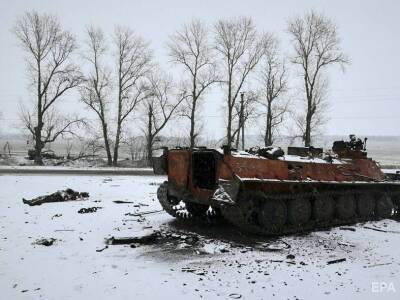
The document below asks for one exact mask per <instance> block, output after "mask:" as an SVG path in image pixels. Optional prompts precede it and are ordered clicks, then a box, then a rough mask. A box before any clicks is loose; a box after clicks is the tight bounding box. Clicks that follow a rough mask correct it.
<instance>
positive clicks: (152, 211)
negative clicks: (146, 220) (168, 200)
mask: <svg viewBox="0 0 400 300" xmlns="http://www.w3.org/2000/svg"><path fill="white" fill-rule="evenodd" d="M162 211H163V210H162V209H160V210H151V211H144V212H140V213H126V214H125V216H130V217H141V216H143V215H150V214H156V213H159V212H162Z"/></svg>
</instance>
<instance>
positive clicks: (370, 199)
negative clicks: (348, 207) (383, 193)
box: [356, 194, 375, 219]
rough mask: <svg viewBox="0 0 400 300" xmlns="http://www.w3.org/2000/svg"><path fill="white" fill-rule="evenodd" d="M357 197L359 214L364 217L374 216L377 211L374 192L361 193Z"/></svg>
mask: <svg viewBox="0 0 400 300" xmlns="http://www.w3.org/2000/svg"><path fill="white" fill-rule="evenodd" d="M356 199H357V200H356V201H357V215H358V216H359V217H361V218H363V219H367V218H369V217H372V216H373V215H374V211H375V197H374V196H373V195H372V194H360V195H357V197H356Z"/></svg>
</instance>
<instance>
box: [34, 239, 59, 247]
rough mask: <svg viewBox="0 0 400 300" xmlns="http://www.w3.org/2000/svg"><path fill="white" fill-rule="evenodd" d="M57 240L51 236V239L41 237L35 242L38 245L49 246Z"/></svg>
mask: <svg viewBox="0 0 400 300" xmlns="http://www.w3.org/2000/svg"><path fill="white" fill-rule="evenodd" d="M55 241H56V239H53V238H49V239H40V240H36V241H35V242H34V244H36V245H43V246H46V247H49V246H51V245H53V244H54V242H55Z"/></svg>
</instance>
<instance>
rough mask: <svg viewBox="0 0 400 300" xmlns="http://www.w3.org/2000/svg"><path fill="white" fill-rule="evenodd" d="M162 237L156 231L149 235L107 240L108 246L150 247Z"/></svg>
mask: <svg viewBox="0 0 400 300" xmlns="http://www.w3.org/2000/svg"><path fill="white" fill-rule="evenodd" d="M159 236H160V233H159V232H158V231H154V232H152V233H150V234H148V235H142V236H134V237H114V236H113V237H111V238H109V239H107V240H106V243H107V244H108V245H126V244H135V243H136V244H142V245H149V244H152V243H154V242H155V241H156V239H157V238H158V237H159Z"/></svg>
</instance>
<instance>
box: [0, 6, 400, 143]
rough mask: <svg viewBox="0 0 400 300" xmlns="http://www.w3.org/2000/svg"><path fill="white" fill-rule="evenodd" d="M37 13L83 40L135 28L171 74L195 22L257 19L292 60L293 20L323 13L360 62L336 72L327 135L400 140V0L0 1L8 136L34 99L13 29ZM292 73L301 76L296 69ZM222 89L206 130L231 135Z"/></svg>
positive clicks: (72, 102)
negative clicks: (172, 54) (174, 44)
mask: <svg viewBox="0 0 400 300" xmlns="http://www.w3.org/2000/svg"><path fill="white" fill-rule="evenodd" d="M30 9H35V10H37V11H39V12H47V13H52V14H56V15H57V16H58V17H59V18H60V21H61V23H62V24H63V26H64V27H65V28H66V29H68V30H70V31H71V32H73V33H74V34H76V35H77V38H78V41H79V42H80V43H81V42H82V40H83V34H84V30H85V26H86V25H88V24H94V25H98V26H100V27H101V28H102V29H104V30H105V31H106V32H107V33H109V34H110V33H111V32H112V31H113V27H114V25H116V24H121V25H127V26H129V27H131V28H132V29H134V30H135V31H136V32H138V33H140V34H142V35H143V36H144V37H145V38H146V39H148V40H149V41H150V42H151V47H152V48H153V49H154V51H155V56H156V58H157V60H158V61H160V63H161V65H162V67H164V68H165V69H169V68H170V66H169V65H168V64H167V57H166V50H165V42H166V40H167V38H168V35H170V34H171V33H173V32H174V31H175V30H176V29H178V28H179V27H180V26H181V25H182V24H183V23H185V22H188V21H190V19H191V18H193V17H197V18H200V19H202V20H204V21H205V22H207V23H208V24H210V25H212V23H213V22H215V21H216V20H218V19H220V18H228V17H232V16H251V17H252V18H253V19H254V20H255V23H256V25H257V27H258V29H259V30H260V31H272V32H275V33H276V34H277V35H278V36H279V38H280V39H281V41H282V51H283V52H284V53H285V54H288V55H290V53H291V50H292V49H291V45H290V42H289V36H288V34H287V32H286V28H287V20H288V19H289V18H290V17H291V16H293V15H296V14H303V13H304V12H306V11H307V10H309V9H315V10H317V11H321V12H323V13H324V14H325V15H326V16H328V17H330V18H332V19H333V20H334V21H335V22H336V24H337V25H338V28H339V34H340V36H341V39H342V48H343V50H344V52H345V53H346V54H348V56H349V57H350V58H351V61H352V63H351V65H350V66H348V67H347V69H346V71H345V73H342V72H341V70H340V68H335V67H334V68H333V69H332V71H331V72H330V89H329V90H330V91H329V94H328V99H329V102H330V103H331V109H330V111H329V113H328V117H329V118H330V120H329V122H328V123H327V125H326V131H325V132H326V133H327V134H348V133H356V134H363V135H400V126H398V124H399V121H400V80H399V75H398V72H399V70H400V55H399V54H400V40H399V39H400V1H396V0H393V1H389V0H381V1H378V0H375V1H365V0H364V1H350V0H344V1H339V0H336V1H321V0H318V1H298V0H297V1H289V0H287V1H284V0H280V1H266V0H262V1H250V0H249V1H243V0H241V1H234V0H228V1H218V0H213V1H208V0H202V1H190V0H186V1H180V0H168V1H161V0H159V1H151V0H147V1H138V0H130V1H116V0H115V1H110V0H106V1H99V0H98V1H82V0H81V1H75V0H67V1H66V0H63V1H58V0H51V1H44V0H43V1H34V0H30V1H20V0H13V1H6V0H0V110H1V111H2V113H3V121H1V123H2V128H3V129H2V130H3V131H6V132H15V131H16V130H17V129H16V128H18V126H16V124H17V123H18V121H17V118H18V115H17V111H18V103H19V102H20V101H23V102H24V101H25V102H26V101H28V99H29V97H30V96H29V94H28V93H27V85H28V83H27V78H26V75H25V74H26V73H25V70H26V66H25V62H24V54H23V52H22V50H21V49H20V48H18V46H17V41H16V38H15V36H14V35H13V34H12V32H11V28H12V26H13V24H14V23H15V20H16V18H17V17H18V16H20V15H21V14H23V13H24V11H26V10H30ZM291 72H292V75H295V74H296V71H295V70H294V69H293V70H292V71H291ZM175 75H176V73H175ZM218 89H219V87H217V86H215V88H214V90H213V91H211V93H210V94H209V95H208V98H207V101H206V102H205V105H204V107H203V114H204V116H205V117H204V120H205V126H204V133H206V134H210V135H211V136H213V137H217V136H221V135H223V134H224V122H223V120H224V119H223V111H222V109H221V107H222V99H221V94H220V93H219V92H218ZM65 103H66V104H65V105H67V108H66V109H67V110H68V109H69V110H71V109H72V108H74V109H76V108H78V107H80V106H79V105H80V104H79V103H78V101H76V98H75V97H72V96H70V97H69V98H68V99H67V100H66V102H65ZM80 111H84V110H83V109H80ZM84 114H88V113H87V112H84ZM219 116H220V117H219ZM4 126H5V127H4ZM4 128H6V129H4Z"/></svg>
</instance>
